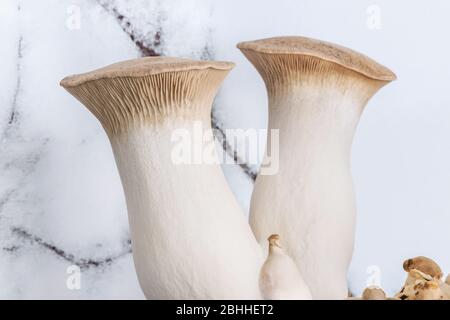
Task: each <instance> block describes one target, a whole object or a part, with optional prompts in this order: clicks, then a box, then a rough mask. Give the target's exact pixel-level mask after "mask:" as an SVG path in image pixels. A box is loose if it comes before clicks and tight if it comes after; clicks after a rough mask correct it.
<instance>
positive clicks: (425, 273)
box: [349, 256, 450, 300]
mask: <svg viewBox="0 0 450 320" xmlns="http://www.w3.org/2000/svg"><path fill="white" fill-rule="evenodd" d="M403 269H404V270H405V271H406V272H407V273H408V275H407V277H406V281H405V284H404V285H403V287H402V288H401V289H400V291H399V292H398V293H396V294H395V295H394V297H391V298H388V297H387V296H386V293H385V292H384V291H383V289H381V288H380V287H377V286H371V287H368V288H366V289H365V290H364V292H363V294H362V297H350V298H349V299H350V300H450V275H448V276H447V279H446V280H445V281H444V280H443V273H442V271H441V268H440V267H439V265H438V264H437V263H436V262H435V261H433V260H432V259H430V258H427V257H423V256H419V257H415V258H411V259H408V260H405V262H404V263H403Z"/></svg>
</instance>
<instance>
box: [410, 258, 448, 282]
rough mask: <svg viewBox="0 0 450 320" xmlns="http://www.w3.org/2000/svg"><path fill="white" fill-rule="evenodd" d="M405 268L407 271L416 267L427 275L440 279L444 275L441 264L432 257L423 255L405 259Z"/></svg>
mask: <svg viewBox="0 0 450 320" xmlns="http://www.w3.org/2000/svg"><path fill="white" fill-rule="evenodd" d="M403 269H404V270H405V271H406V272H410V271H411V270H413V269H416V270H419V271H421V272H423V273H425V274H427V275H430V276H431V277H433V278H435V279H440V278H441V277H442V276H443V274H442V270H441V268H440V267H439V265H438V264H437V263H436V262H434V261H433V260H432V259H430V258H427V257H423V256H418V257H415V258H411V259H408V260H405V261H404V262H403Z"/></svg>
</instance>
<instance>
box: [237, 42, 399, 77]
mask: <svg viewBox="0 0 450 320" xmlns="http://www.w3.org/2000/svg"><path fill="white" fill-rule="evenodd" d="M237 47H238V48H239V49H241V50H252V51H256V52H261V53H267V54H293V55H305V56H313V57H316V58H319V59H322V60H325V61H329V62H333V63H336V64H338V65H340V66H342V67H344V68H347V69H350V70H353V71H355V72H358V73H360V74H362V75H364V76H366V77H368V78H372V79H375V80H381V81H392V80H395V79H396V78H397V77H396V75H395V74H394V73H393V72H392V71H391V70H389V69H388V68H386V67H384V66H382V65H381V64H379V63H377V62H376V61H374V60H373V59H371V58H369V57H367V56H365V55H363V54H361V53H358V52H356V51H353V50H351V49H348V48H345V47H343V46H340V45H336V44H332V43H329V42H325V41H320V40H316V39H311V38H306V37H275V38H268V39H261V40H255V41H247V42H241V43H239V44H238V45H237Z"/></svg>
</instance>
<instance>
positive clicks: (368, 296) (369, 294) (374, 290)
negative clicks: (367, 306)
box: [362, 287, 386, 300]
mask: <svg viewBox="0 0 450 320" xmlns="http://www.w3.org/2000/svg"><path fill="white" fill-rule="evenodd" d="M362 299H363V300H386V293H385V292H384V291H383V289H381V288H380V287H368V288H366V289H364V292H363V294H362Z"/></svg>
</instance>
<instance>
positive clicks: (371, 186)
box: [0, 0, 450, 299]
mask: <svg viewBox="0 0 450 320" xmlns="http://www.w3.org/2000/svg"><path fill="white" fill-rule="evenodd" d="M371 5H376V6H377V7H376V8H378V9H380V18H381V20H380V22H381V24H380V28H379V29H377V28H375V29H373V28H371V26H372V27H373V25H370V23H369V26H368V25H367V21H368V19H369V18H370V17H369V15H370V12H369V14H368V12H367V9H368V8H370V6H371ZM78 9H79V13H80V25H79V28H77V27H75V28H74V25H73V24H72V22H73V17H74V16H73V15H74V14H76V13H77V10H78ZM425 9H426V10H425ZM449 10H450V3H449V2H448V1H445V0H436V1H433V3H432V4H431V3H429V2H426V1H425V0H415V1H406V0H398V1H395V2H394V1H387V0H377V1H368V0H345V1H332V0H328V1H327V0H314V1H312V0H302V1H293V0H281V1H277V3H276V4H275V3H274V2H273V1H269V0H263V1H261V0H248V1H237V0H236V1H234V0H233V1H212V0H211V1H208V0H183V1H181V0H178V1H175V0H169V1H167V0H166V1H157V0H137V1H125V0H59V1H56V0H42V1H34V0H22V1H21V0H2V1H1V3H0V39H2V40H1V45H0V58H1V59H0V84H1V90H0V298H1V299H11V298H19V299H26V298H62V299H73V298H86V299H93V298H107V299H108V298H125V299H128V298H136V299H141V298H143V295H142V293H141V291H140V289H139V286H138V284H137V279H136V275H135V272H134V269H133V262H132V258H131V253H130V243H129V232H128V222H127V216H126V208H125V202H124V197H123V192H122V189H121V185H120V181H119V177H118V174H117V170H116V167H115V163H114V159H113V157H112V153H111V149H110V146H109V144H108V140H107V138H106V135H105V134H104V132H103V130H102V128H101V127H100V125H99V124H98V122H97V121H96V120H95V118H94V117H93V116H91V114H89V113H88V112H87V110H86V109H85V108H84V107H83V106H82V105H81V104H80V103H78V102H77V101H76V100H75V99H74V98H73V97H71V96H70V95H69V94H68V93H66V92H65V91H64V90H63V89H62V88H61V87H59V85H58V83H59V81H60V80H61V79H62V78H63V77H64V76H66V75H68V74H72V73H79V72H84V71H88V70H91V69H94V68H97V67H100V66H103V65H106V64H109V63H113V62H116V61H119V60H124V59H130V58H135V57H139V56H142V55H148V54H153V53H156V54H162V55H174V56H183V57H194V58H203V59H223V60H231V61H235V62H237V67H236V68H235V70H234V71H233V72H232V73H231V74H230V75H229V77H228V78H227V79H226V81H225V83H224V85H223V88H222V90H221V91H220V93H219V95H218V97H217V99H216V103H215V106H214V112H213V115H214V119H215V123H216V124H217V125H219V126H220V127H221V128H222V129H223V128H265V127H266V124H267V109H266V96H265V89H264V87H263V83H262V81H261V80H260V78H259V76H258V75H257V73H256V72H255V70H254V69H253V67H252V66H251V65H250V64H249V63H248V62H247V61H246V60H245V58H244V57H243V56H242V55H241V54H240V52H239V51H238V50H237V49H236V48H235V45H236V43H237V42H239V41H242V40H250V39H256V38H261V37H269V36H275V35H289V34H298V35H306V36H311V37H315V38H320V39H324V40H328V41H332V42H337V43H340V44H342V45H346V46H348V47H351V48H353V49H356V50H358V51H361V52H364V53H366V54H368V55H370V56H371V57H373V58H375V59H377V60H378V61H380V62H381V63H383V64H385V65H387V66H389V67H391V68H392V69H393V70H394V71H395V72H396V73H397V75H398V76H399V80H398V81H397V82H396V83H393V84H391V85H389V86H388V87H386V88H384V89H382V90H381V91H380V93H379V94H378V95H377V96H376V97H375V98H374V99H373V100H372V101H371V102H370V103H369V106H368V108H367V110H366V111H365V114H364V116H363V118H362V120H361V124H360V127H359V129H358V132H357V135H356V139H355V143H354V152H353V172H354V178H355V184H356V191H357V197H358V209H359V221H358V230H357V239H356V241H357V242H356V250H355V255H354V260H353V263H352V267H351V270H350V273H349V281H350V284H351V289H352V290H353V291H354V292H356V293H359V292H360V291H361V289H362V288H363V287H364V286H365V284H366V280H367V279H368V278H370V277H371V276H373V275H375V276H377V275H380V280H381V284H382V285H383V287H385V288H386V289H387V291H388V292H389V293H393V292H394V291H395V290H396V289H398V288H399V287H400V285H401V283H402V281H403V277H404V275H403V271H402V269H401V263H402V261H403V259H405V258H408V257H411V256H415V255H427V256H430V257H432V258H435V259H436V260H437V261H438V262H439V263H440V264H441V266H442V267H443V269H444V270H449V271H450V255H449V254H448V253H447V252H446V251H447V250H446V245H447V244H448V243H449V241H450V233H449V232H448V226H449V222H450V196H449V195H450V168H449V165H448V164H449V163H450V143H449V137H450V125H449V124H450V108H449V105H450V98H449V95H448V94H447V90H446V89H447V87H448V85H449V83H450V63H449V62H448V57H449V56H450V45H448V44H447V43H446V36H447V32H446V30H448V29H449V28H450V21H449V20H448V19H447V12H449ZM369 11H370V10H369ZM249 170H250V171H252V170H255V167H254V166H252V167H251V168H250V169H249ZM224 171H225V174H226V176H227V178H228V181H229V183H230V185H231V187H232V189H233V191H234V193H235V194H236V196H237V198H238V199H239V201H240V203H241V204H242V206H243V207H244V208H246V209H248V202H249V197H250V193H251V189H252V179H251V177H249V175H248V174H247V173H246V172H244V170H243V169H242V168H241V167H239V166H237V165H226V166H224ZM247 171H248V170H247ZM71 265H78V266H79V267H80V268H81V288H80V289H79V290H70V289H68V288H67V285H66V281H67V279H68V274H67V273H66V271H67V267H69V266H71ZM371 265H375V266H377V267H378V268H380V269H379V270H380V273H378V271H374V272H373V271H369V274H368V273H367V268H368V267H369V266H371ZM371 270H377V269H371Z"/></svg>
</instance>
